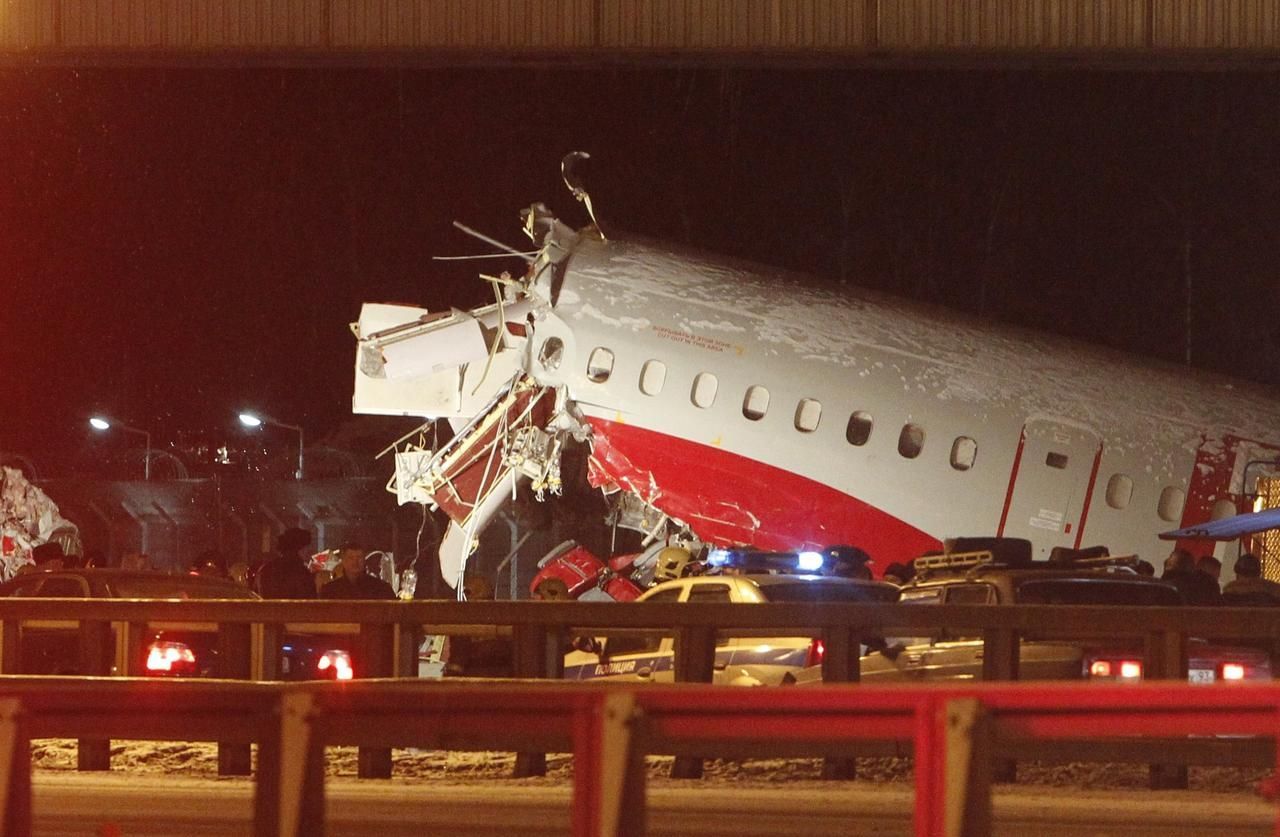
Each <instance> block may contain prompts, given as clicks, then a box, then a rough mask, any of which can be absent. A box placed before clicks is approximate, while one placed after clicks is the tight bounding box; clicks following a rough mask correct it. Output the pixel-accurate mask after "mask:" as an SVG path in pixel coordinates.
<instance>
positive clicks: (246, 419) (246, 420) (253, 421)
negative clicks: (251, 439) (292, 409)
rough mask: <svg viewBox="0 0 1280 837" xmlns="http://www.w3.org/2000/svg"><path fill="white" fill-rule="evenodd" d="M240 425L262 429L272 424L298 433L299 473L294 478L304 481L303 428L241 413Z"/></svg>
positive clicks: (255, 414) (266, 417)
mask: <svg viewBox="0 0 1280 837" xmlns="http://www.w3.org/2000/svg"><path fill="white" fill-rule="evenodd" d="M240 423H241V424H243V425H244V426H245V427H261V426H262V425H264V424H270V425H273V426H275V427H283V428H284V429H285V430H292V431H294V432H295V433H297V434H298V472H297V473H296V474H294V478H295V479H302V475H303V458H302V451H303V443H302V428H301V427H299V426H298V425H296V424H286V423H285V422H283V421H276V420H275V419H273V418H270V417H268V416H261V415H258V414H257V413H241V414H240Z"/></svg>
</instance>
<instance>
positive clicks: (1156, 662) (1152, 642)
mask: <svg viewBox="0 0 1280 837" xmlns="http://www.w3.org/2000/svg"><path fill="white" fill-rule="evenodd" d="M1142 678H1143V679H1144V680H1177V681H1180V682H1182V683H1186V682H1187V638H1186V636H1185V635H1184V634H1183V633H1181V632H1180V631H1155V632H1152V633H1148V634H1147V635H1146V642H1145V644H1144V646H1143V657H1142ZM1148 784H1149V785H1150V787H1151V789H1152V790H1185V789H1186V787H1187V766H1186V765H1185V764H1153V765H1150V767H1149V771H1148Z"/></svg>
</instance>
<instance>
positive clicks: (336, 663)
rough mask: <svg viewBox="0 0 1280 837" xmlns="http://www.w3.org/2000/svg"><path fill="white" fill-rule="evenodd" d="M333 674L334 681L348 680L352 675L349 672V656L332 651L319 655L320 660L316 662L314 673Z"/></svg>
mask: <svg viewBox="0 0 1280 837" xmlns="http://www.w3.org/2000/svg"><path fill="white" fill-rule="evenodd" d="M330 670H332V672H333V677H334V679H336V680H350V679H351V675H352V674H353V672H352V670H351V655H349V654H348V653H347V652H346V651H341V650H334V651H326V652H324V653H323V654H321V655H320V659H318V660H316V671H323V672H326V673H328V672H329V671H330Z"/></svg>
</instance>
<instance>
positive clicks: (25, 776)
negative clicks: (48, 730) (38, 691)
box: [0, 698, 31, 837]
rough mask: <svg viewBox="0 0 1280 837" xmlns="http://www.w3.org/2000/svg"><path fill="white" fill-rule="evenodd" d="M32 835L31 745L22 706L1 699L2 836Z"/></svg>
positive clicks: (17, 701)
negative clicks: (24, 722)
mask: <svg viewBox="0 0 1280 837" xmlns="http://www.w3.org/2000/svg"><path fill="white" fill-rule="evenodd" d="M30 833H31V745H30V743H29V742H28V740H27V735H26V731H25V729H24V728H23V724H22V702H21V701H20V700H19V699H18V698H3V699H0V834H6V835H21V836H22V837H25V835H29V834H30Z"/></svg>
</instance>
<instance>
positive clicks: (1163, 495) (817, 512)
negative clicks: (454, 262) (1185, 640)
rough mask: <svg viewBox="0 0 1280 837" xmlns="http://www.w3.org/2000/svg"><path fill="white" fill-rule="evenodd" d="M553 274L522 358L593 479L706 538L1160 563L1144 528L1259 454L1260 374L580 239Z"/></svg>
mask: <svg viewBox="0 0 1280 837" xmlns="http://www.w3.org/2000/svg"><path fill="white" fill-rule="evenodd" d="M557 290H558V293H557V295H556V297H555V304H554V307H553V308H549V307H547V306H546V305H545V302H544V305H543V306H540V307H541V311H540V312H539V314H538V315H537V316H536V317H535V319H534V323H533V328H532V331H531V334H530V339H531V341H532V342H531V346H530V349H531V351H530V352H529V354H528V355H527V358H528V361H527V362H528V364H529V369H528V371H529V372H530V374H532V375H533V376H534V377H535V378H536V379H537V380H538V381H539V382H541V383H544V384H547V385H552V386H563V387H565V388H566V390H567V395H568V398H569V400H570V401H571V402H573V403H575V404H576V405H577V406H578V408H579V409H580V410H581V412H582V413H583V415H584V416H585V417H586V418H587V419H588V421H589V422H590V424H591V426H592V429H593V436H594V439H593V444H594V446H595V449H596V456H595V458H596V460H597V464H598V465H599V466H601V467H602V468H603V469H604V470H605V471H607V472H608V473H607V476H608V477H610V478H611V479H614V480H615V481H618V482H621V483H622V484H624V485H625V486H627V487H630V488H633V489H634V490H636V491H638V492H639V493H640V494H641V495H642V496H645V497H646V499H649V500H650V501H651V502H652V503H653V504H654V505H655V506H657V507H658V508H660V509H662V510H663V511H666V512H667V513H669V514H671V515H672V516H674V517H677V518H679V519H682V520H684V521H685V522H686V523H687V524H689V525H690V526H691V527H692V528H693V529H694V530H695V532H697V533H698V534H699V535H700V536H701V537H703V538H704V539H706V540H711V541H720V542H738V543H754V544H756V545H759V546H764V547H770V548H777V547H797V546H803V545H812V546H823V545H829V544H834V543H851V544H856V545H859V546H861V547H863V548H864V549H867V550H868V551H869V552H870V553H871V554H872V555H873V556H874V557H875V558H876V559H877V564H878V565H879V566H880V567H883V566H884V565H885V564H886V563H887V562H889V561H893V560H904V559H907V558H910V557H913V556H914V555H918V554H919V553H920V552H921V551H922V550H923V549H925V548H928V547H931V546H936V545H937V544H938V542H939V541H940V539H942V538H945V537H949V536H954V535H981V534H996V533H1000V534H1004V535H1010V536H1020V537H1029V538H1031V539H1032V541H1033V542H1034V543H1035V545H1036V547H1037V551H1038V553H1039V554H1041V555H1043V554H1045V553H1047V552H1048V550H1049V549H1050V548H1051V547H1053V546H1058V545H1064V546H1076V545H1089V544H1093V543H1103V544H1107V545H1109V546H1110V547H1111V550H1112V552H1113V554H1114V553H1119V552H1137V553H1139V554H1142V555H1143V556H1144V557H1148V558H1149V559H1151V560H1155V561H1157V562H1158V560H1159V559H1160V558H1162V557H1163V553H1164V551H1166V550H1167V546H1162V545H1161V543H1160V542H1159V541H1157V540H1156V537H1155V536H1156V534H1157V533H1158V532H1159V531H1162V530H1164V529H1167V528H1170V524H1178V523H1186V522H1190V521H1189V519H1188V518H1189V517H1194V516H1199V517H1200V519H1204V518H1206V517H1207V516H1208V513H1209V510H1210V509H1213V511H1214V512H1215V513H1218V514H1221V513H1223V510H1224V509H1225V508H1226V506H1225V505H1223V504H1224V503H1229V504H1230V505H1231V506H1232V508H1234V505H1235V502H1236V500H1237V499H1238V496H1237V495H1239V493H1240V492H1241V491H1242V490H1243V489H1242V486H1241V485H1240V470H1241V467H1242V465H1243V462H1244V461H1245V460H1247V459H1248V458H1250V457H1253V456H1255V454H1257V452H1258V451H1259V450H1262V451H1269V453H1268V454H1267V455H1268V456H1269V457H1270V458H1274V456H1275V450H1276V448H1275V447H1274V445H1275V444H1276V442H1277V432H1276V430H1275V428H1280V421H1277V420H1278V419H1280V400H1277V398H1276V397H1275V395H1274V394H1273V393H1265V392H1263V391H1261V390H1259V389H1257V388H1253V387H1249V386H1247V385H1241V384H1224V383H1222V382H1220V381H1216V380H1210V379H1208V378H1206V377H1203V376H1197V375H1195V374H1193V373H1190V372H1188V371H1186V370H1182V369H1176V368H1173V367H1159V366H1156V365H1151V364H1139V363H1135V362H1133V361H1132V360H1127V359H1125V358H1123V357H1121V356H1119V355H1116V354H1114V353H1109V352H1104V351H1099V350H1095V349H1092V348H1090V347H1087V346H1084V345H1082V344H1073V343H1069V342H1067V341H1062V340H1056V339H1050V338H1046V337H1042V336H1035V335H1030V334H1027V333H1022V332H1018V331H1014V330H1010V329H1005V328H999V327H994V326H989V325H985V324H978V323H974V322H972V321H971V320H967V319H964V318H962V317H960V316H957V315H954V314H950V313H948V312H942V311H936V310H928V309H924V308H920V307H913V306H910V305H907V304H905V303H902V302H899V301H895V300H890V299H887V298H883V297H877V296H875V295H872V294H869V293H866V292H864V291H860V290H855V289H851V288H850V289H840V290H839V291H838V292H837V291H833V290H831V289H829V288H827V289H824V288H819V287H815V286H814V285H813V284H810V283H807V282H806V281H805V280H801V279H799V278H797V277H794V276H790V275H785V274H782V273H780V272H770V271H768V270H767V269H762V268H758V267H752V266H745V265H736V264H730V263H727V262H725V261H721V260H712V259H710V258H707V257H705V256H701V255H695V254H688V253H681V252H679V251H677V250H675V249H673V248H670V247H667V246H665V245H654V244H649V243H645V242H641V241H610V242H607V243H606V242H602V241H599V240H597V239H595V238H593V237H591V236H586V235H584V236H581V237H579V238H578V239H577V241H576V243H575V245H574V248H573V251H572V253H571V255H570V256H569V257H568V259H567V261H566V262H565V265H564V273H563V277H562V278H561V279H560V280H559V283H558V288H557ZM553 338H554V339H557V340H559V341H561V342H562V344H563V346H562V348H561V349H560V351H559V353H558V362H555V361H553V363H552V364H551V365H552V366H553V367H554V368H548V365H546V364H544V363H543V362H542V361H541V360H540V358H542V357H546V356H548V355H554V354H556V353H553V352H547V351H545V347H546V346H547V342H546V341H548V340H551V339H553ZM1267 442H1270V444H1266V443H1267ZM1189 491H1190V492H1191V494H1192V497H1191V500H1192V502H1189V503H1188V502H1186V500H1187V495H1188V492H1189ZM1215 504H1217V505H1216V506H1215Z"/></svg>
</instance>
